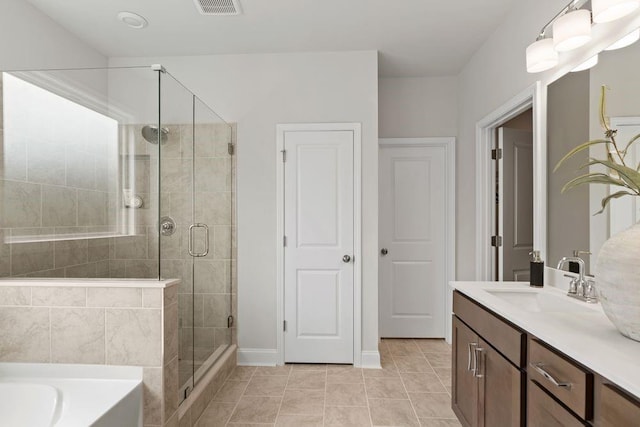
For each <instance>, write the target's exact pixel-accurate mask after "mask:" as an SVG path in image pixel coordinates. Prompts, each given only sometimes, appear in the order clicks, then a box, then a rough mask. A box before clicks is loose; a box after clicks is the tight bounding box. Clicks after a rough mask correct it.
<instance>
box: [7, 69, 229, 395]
mask: <svg viewBox="0 0 640 427" xmlns="http://www.w3.org/2000/svg"><path fill="white" fill-rule="evenodd" d="M0 89H1V91H0V102H1V107H2V108H0V155H1V156H0V202H1V203H2V206H1V207H0V245H1V246H0V277H60V278H132V279H133V278H145V279H161V278H162V279H169V278H177V279H180V280H181V284H180V286H179V290H178V320H177V322H178V327H179V338H178V339H179V343H178V345H179V355H178V360H172V361H165V363H173V364H175V363H177V365H178V373H179V375H178V376H179V378H178V382H179V392H178V396H176V399H177V401H180V400H183V399H184V398H185V397H186V396H188V395H189V393H190V391H191V390H192V389H193V388H194V386H196V385H197V383H198V381H200V379H201V378H202V377H203V376H204V375H205V373H206V372H207V370H208V369H209V367H210V366H211V365H212V364H213V363H215V361H216V360H217V359H218V357H219V356H220V355H221V354H222V353H223V352H224V351H225V350H226V349H227V348H228V347H229V346H230V345H231V344H233V343H235V328H234V321H233V319H234V316H233V315H234V312H235V305H236V303H235V286H234V285H233V281H234V278H235V271H234V270H235V257H236V253H235V220H234V216H235V208H234V203H235V182H234V181H235V179H234V173H235V166H234V161H235V158H234V156H233V154H232V153H233V149H232V147H233V144H234V143H235V141H234V135H235V131H234V126H233V125H231V124H229V123H226V122H225V121H224V120H222V119H221V118H220V117H219V116H218V115H217V114H216V113H215V112H214V111H213V110H212V109H211V108H209V107H208V106H207V104H206V103H205V102H203V101H202V100H201V99H200V98H198V97H197V96H196V95H195V94H194V93H192V92H191V91H189V90H188V89H187V88H186V87H185V86H184V85H182V84H181V83H180V82H179V81H178V80H176V79H175V78H174V77H173V76H172V75H171V74H170V73H169V72H167V71H166V70H164V69H163V68H162V67H159V66H150V67H127V68H105V69H70V70H32V71H14V72H3V73H0Z"/></svg>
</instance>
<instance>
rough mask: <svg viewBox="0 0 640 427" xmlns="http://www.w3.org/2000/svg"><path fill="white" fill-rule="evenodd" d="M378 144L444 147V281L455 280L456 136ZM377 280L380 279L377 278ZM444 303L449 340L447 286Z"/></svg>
mask: <svg viewBox="0 0 640 427" xmlns="http://www.w3.org/2000/svg"><path fill="white" fill-rule="evenodd" d="M379 145H380V146H381V147H384V146H390V147H402V146H407V147H415V146H422V147H444V149H445V152H446V154H445V157H446V161H447V176H446V178H445V179H446V194H447V195H446V197H447V208H446V209H447V210H446V215H445V218H446V231H445V233H446V234H445V241H446V249H445V257H446V270H445V275H446V276H445V277H446V283H447V284H448V283H449V282H451V281H454V280H456V138H455V137H438V138H380V140H379ZM378 280H380V279H379V278H378ZM444 294H445V295H446V299H445V301H443V304H445V307H446V310H445V314H444V316H445V319H444V325H445V339H446V340H447V342H449V343H450V342H451V312H452V304H453V299H452V298H453V294H452V291H450V289H449V287H448V286H447V289H446V292H445V293H444Z"/></svg>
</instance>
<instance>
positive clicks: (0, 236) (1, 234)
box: [0, 180, 11, 277]
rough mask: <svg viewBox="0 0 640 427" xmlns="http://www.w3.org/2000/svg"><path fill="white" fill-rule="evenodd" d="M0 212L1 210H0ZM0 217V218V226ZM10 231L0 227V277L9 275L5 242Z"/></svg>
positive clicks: (9, 248) (7, 247) (9, 265)
mask: <svg viewBox="0 0 640 427" xmlns="http://www.w3.org/2000/svg"><path fill="white" fill-rule="evenodd" d="M1 188H2V180H0V201H2V190H1ZM0 212H1V210H0ZM1 225H2V219H0V226H1ZM9 234H11V231H10V230H9V229H8V228H7V229H4V228H0V277H6V276H9V275H11V246H9V244H7V243H5V241H6V238H7V237H9Z"/></svg>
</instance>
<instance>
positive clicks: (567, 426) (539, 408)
mask: <svg viewBox="0 0 640 427" xmlns="http://www.w3.org/2000/svg"><path fill="white" fill-rule="evenodd" d="M527 394H528V396H529V397H528V404H527V407H528V411H527V426H528V427H582V426H584V425H586V424H585V423H583V422H582V421H580V420H579V419H578V418H576V417H575V416H574V415H573V414H572V413H571V412H569V411H567V410H566V409H564V408H563V407H562V405H560V404H559V403H558V402H556V401H555V400H553V398H552V397H551V396H549V395H548V394H547V393H546V392H545V391H544V390H542V388H540V386H538V385H537V384H536V383H534V382H532V381H529V384H528V393H527Z"/></svg>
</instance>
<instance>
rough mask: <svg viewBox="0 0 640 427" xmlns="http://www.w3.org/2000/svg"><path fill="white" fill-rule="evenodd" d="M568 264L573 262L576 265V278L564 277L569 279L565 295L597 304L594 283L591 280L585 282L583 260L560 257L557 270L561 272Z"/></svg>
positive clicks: (575, 257)
mask: <svg viewBox="0 0 640 427" xmlns="http://www.w3.org/2000/svg"><path fill="white" fill-rule="evenodd" d="M569 262H575V263H577V264H578V277H577V278H576V277H574V276H570V275H565V277H569V278H571V282H570V283H569V291H568V292H567V295H568V296H570V297H573V298H578V299H581V300H583V301H586V302H589V303H594V302H598V298H597V297H596V291H595V282H594V281H593V280H592V279H589V280H586V279H585V275H584V270H585V265H584V260H583V259H582V258H580V257H577V256H574V257H562V258H561V259H560V261H558V267H557V269H558V270H562V267H564V265H565V264H567V263H569Z"/></svg>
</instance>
